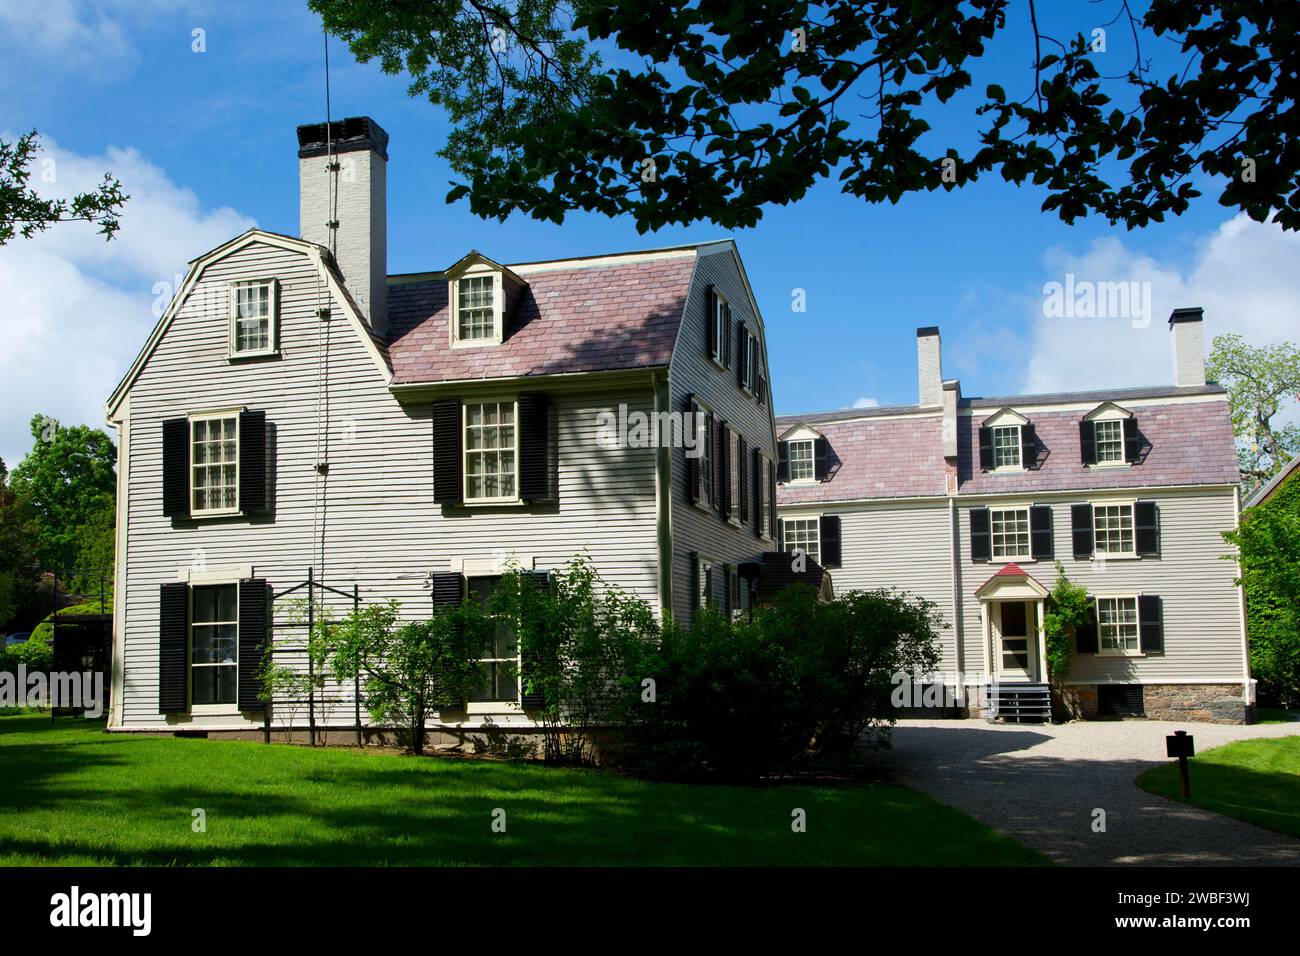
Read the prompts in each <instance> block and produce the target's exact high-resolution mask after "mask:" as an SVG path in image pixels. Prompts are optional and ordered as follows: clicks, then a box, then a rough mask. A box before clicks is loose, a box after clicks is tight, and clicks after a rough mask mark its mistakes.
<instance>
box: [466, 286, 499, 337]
mask: <svg viewBox="0 0 1300 956" xmlns="http://www.w3.org/2000/svg"><path fill="white" fill-rule="evenodd" d="M494 296H495V280H494V279H493V277H492V276H490V275H486V276H466V277H465V278H463V279H460V280H458V281H457V283H456V339H457V341H460V342H490V341H493V340H494V339H496V338H497V331H496V304H495V301H494Z"/></svg>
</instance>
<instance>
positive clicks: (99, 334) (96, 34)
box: [0, 0, 1300, 465]
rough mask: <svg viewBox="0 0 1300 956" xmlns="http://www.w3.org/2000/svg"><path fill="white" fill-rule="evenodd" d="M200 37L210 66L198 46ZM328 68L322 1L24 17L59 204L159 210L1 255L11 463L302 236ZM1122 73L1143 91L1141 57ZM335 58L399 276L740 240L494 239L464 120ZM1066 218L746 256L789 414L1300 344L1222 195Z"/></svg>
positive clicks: (958, 226) (19, 1)
mask: <svg viewBox="0 0 1300 956" xmlns="http://www.w3.org/2000/svg"><path fill="white" fill-rule="evenodd" d="M1067 6H1070V7H1072V8H1074V13H1073V15H1075V16H1076V17H1081V18H1082V20H1078V21H1076V22H1080V23H1082V22H1086V21H1087V20H1088V18H1098V17H1097V13H1096V10H1097V8H1096V6H1095V5H1093V4H1089V3H1086V2H1079V3H1074V4H1069V5H1067V4H1065V3H1062V4H1060V5H1054V7H1053V10H1054V11H1059V10H1064V9H1065V8H1066V7H1067ZM1108 16H1109V15H1108ZM1012 19H1013V21H1016V17H1015V16H1014V15H1013V17H1012ZM1098 19H1100V18H1098ZM1016 22H1018V21H1016ZM196 28H197V29H202V30H204V31H205V40H206V47H207V49H206V52H203V53H196V52H193V50H192V49H191V46H192V31H193V30H194V29H196ZM1027 30H1028V28H1027V27H1019V26H1017V27H1015V28H1014V29H1013V32H1012V33H1010V34H1009V35H1008V37H1007V38H1006V41H1005V42H1003V43H1001V44H999V46H998V47H997V49H996V50H995V53H994V56H993V57H992V60H991V64H990V65H991V66H993V67H995V68H1002V67H1012V68H1015V67H1019V66H1024V65H1026V64H1028V63H1029V62H1030V56H1031V53H1032V46H1031V37H1030V35H1029V33H1028V32H1027ZM1116 42H1117V43H1118V42H1119V41H1118V40H1117V41H1116ZM322 45H323V41H322V36H321V32H320V28H319V24H318V22H317V21H316V20H315V19H314V18H313V16H312V15H311V14H310V12H309V11H308V10H307V9H306V4H305V2H298V0H277V2H275V3H258V4H255V3H248V2H243V0H231V2H228V3H215V2H205V0H201V2H180V0H177V2H167V0H135V2H131V3H127V2H125V0H122V2H117V0H99V2H97V3H89V2H78V0H40V2H29V0H6V3H5V5H4V9H3V10H2V11H0V133H3V134H5V137H6V138H9V137H11V136H12V135H13V134H14V133H16V132H20V131H25V130H27V129H29V128H33V127H34V128H36V129H39V130H40V132H41V133H42V134H43V135H44V136H45V137H47V142H48V145H49V146H50V150H51V152H50V154H49V155H51V156H54V157H56V158H57V159H58V161H59V163H60V165H59V169H60V175H59V178H58V180H57V182H56V183H54V184H52V185H51V186H50V187H49V188H50V189H51V190H53V191H55V192H57V191H62V190H70V189H71V188H73V186H74V185H81V183H80V182H79V180H82V179H85V178H87V177H91V178H93V177H94V175H95V174H96V173H97V172H99V171H102V170H103V169H105V168H112V169H113V171H114V173H115V174H117V175H121V176H123V178H124V179H126V185H127V189H128V191H130V192H132V193H133V195H135V196H136V197H137V198H136V201H134V202H133V203H132V204H129V205H128V206H127V208H126V213H125V215H126V220H125V223H126V224H125V226H124V228H123V232H122V238H121V239H119V240H115V241H114V243H112V244H109V245H107V246H105V245H104V244H103V243H102V242H101V241H100V240H98V239H94V238H93V237H92V236H90V235H86V234H79V235H73V234H72V233H73V232H74V231H76V230H82V233H85V232H86V230H83V229H82V227H80V226H65V227H62V230H65V231H66V233H65V234H63V235H60V236H57V237H56V236H54V235H53V234H50V235H47V236H45V237H42V238H41V239H38V240H34V241H32V242H31V243H23V242H22V241H21V240H16V241H15V242H14V243H11V244H10V245H9V246H6V247H2V248H0V293H3V294H5V295H6V300H7V301H9V302H10V303H11V307H13V306H12V303H15V302H17V303H18V305H17V306H16V307H14V308H15V311H11V312H9V313H8V314H5V315H4V316H3V318H0V323H3V328H2V329H0V331H3V333H4V339H3V341H5V342H7V343H9V344H8V345H7V346H6V345H0V456H3V457H4V459H5V461H6V462H8V463H9V464H10V465H12V464H13V463H14V462H15V460H16V459H17V458H18V457H20V456H21V454H22V453H23V452H24V451H25V450H26V448H27V447H28V445H29V444H30V442H29V440H28V438H27V435H26V422H27V420H28V419H29V418H30V417H31V416H32V415H33V414H35V413H37V412H49V413H51V414H54V415H56V416H57V417H59V418H61V419H63V420H65V421H87V422H92V423H96V424H99V423H101V422H102V403H103V400H104V399H105V398H106V397H107V395H108V393H109V391H110V390H111V389H112V387H113V386H114V385H115V384H116V381H117V378H118V377H119V376H120V375H121V374H122V372H123V371H124V370H125V368H126V365H127V364H128V363H129V362H130V360H131V358H132V357H133V356H134V354H135V352H136V350H137V349H138V348H139V346H140V345H141V344H142V343H143V341H144V339H145V338H146V336H147V335H148V333H149V330H150V329H151V328H152V326H153V324H154V321H155V310H154V309H153V303H154V302H155V300H156V299H157V297H158V292H157V291H156V289H155V286H156V284H157V283H158V282H164V283H167V282H171V281H173V276H174V275H175V274H177V273H181V272H183V271H184V267H185V263H186V261H187V260H188V259H190V258H192V257H194V256H196V255H198V254H200V253H202V252H203V251H205V250H206V249H207V248H210V247H212V246H214V245H216V244H218V243H219V242H221V241H223V240H224V239H225V238H228V237H229V236H230V235H233V234H235V233H237V232H239V231H242V230H243V229H244V228H246V227H247V226H248V225H251V224H254V223H255V224H256V225H258V226H261V227H263V228H266V229H271V230H274V231H278V232H286V233H296V231H297V222H298V213H297V161H296V154H295V139H294V129H295V127H296V125H297V124H299V123H302V122H310V121H318V120H321V119H323V117H324V111H325V105H324V80H323V63H322ZM1109 55H1113V56H1115V58H1116V59H1115V65H1116V69H1115V70H1113V71H1111V72H1118V71H1119V70H1122V69H1123V68H1124V67H1125V65H1126V64H1127V61H1128V59H1129V58H1130V57H1131V52H1128V51H1121V50H1119V49H1116V50H1115V51H1114V52H1113V53H1112V54H1109ZM331 58H332V63H333V72H332V94H333V112H334V115H335V116H336V117H341V116H348V115H358V114H368V115H371V116H373V117H374V118H376V119H377V120H378V121H379V122H380V123H381V124H382V125H383V126H384V127H385V128H386V129H387V130H388V131H389V133H390V135H391V142H390V163H389V271H390V272H408V271H419V270H425V269H433V268H440V267H442V266H445V265H448V264H450V263H451V262H453V261H454V260H456V259H457V258H458V257H459V256H460V255H462V254H463V253H464V252H465V251H467V250H468V249H469V248H471V247H475V248H478V249H480V250H482V251H483V252H485V253H487V254H488V255H490V256H492V257H493V258H496V259H498V260H501V261H521V260H528V259H537V258H553V257H559V256H569V255H583V254H596V253H603V252H609V251H615V250H622V249H635V248H645V247H653V246H662V245H670V244H674V243H678V242H682V241H698V240H707V239H714V238H718V237H720V236H722V235H725V234H726V233H724V232H723V230H720V229H718V228H716V227H714V226H711V225H708V224H703V225H696V226H692V227H690V228H685V229H680V228H678V229H666V230H663V231H661V232H659V233H656V234H650V235H640V234H638V233H637V232H636V230H635V228H634V226H633V225H632V224H631V223H630V222H627V221H618V220H613V221H611V220H608V219H605V218H602V217H598V216H588V215H575V216H572V217H570V218H569V220H568V221H566V222H565V223H564V225H562V226H556V225H552V224H543V223H537V222H534V221H532V220H528V219H526V218H523V217H514V218H512V219H511V220H509V221H508V222H506V223H504V224H499V223H495V222H483V221H481V220H478V219H475V218H474V217H472V216H471V215H470V214H469V212H468V209H467V206H466V205H465V204H464V203H461V204H458V205H455V206H447V205H445V204H444V203H443V201H442V199H443V196H444V195H445V193H446V191H447V188H448V185H447V184H448V181H449V180H450V179H451V178H452V176H451V174H450V172H449V170H448V169H447V168H446V166H445V164H444V163H443V162H442V161H441V160H440V159H439V158H438V157H437V156H436V155H435V153H436V151H437V149H438V148H439V146H440V145H441V143H442V140H443V137H444V135H445V131H446V125H445V120H444V118H443V117H442V115H441V114H440V112H439V111H437V110H436V109H435V108H433V107H432V106H430V105H429V104H428V103H427V102H426V101H423V100H416V99H411V98H410V97H408V96H407V94H406V90H405V82H404V81H403V80H402V79H401V78H394V77H386V76H383V75H382V74H381V73H380V71H379V68H378V66H377V65H375V64H373V63H371V64H364V65H363V64H357V63H355V62H353V60H352V59H351V57H350V55H349V53H348V51H347V49H346V47H345V46H344V45H343V44H342V43H339V42H337V41H332V42H331ZM1024 77H1025V82H1026V83H1027V82H1028V73H1027V71H1026V72H1025V73H1024ZM978 79H979V77H977V80H978ZM981 82H982V81H981ZM936 125H941V122H940V120H939V119H938V118H936ZM954 132H959V131H954ZM1042 198H1043V196H1042V194H1041V193H1040V192H1039V191H1038V190H1036V189H1034V188H1032V187H1026V188H1017V187H1014V186H1011V185H1008V184H1004V183H1002V182H1001V181H1000V180H999V181H995V180H988V181H986V182H983V183H980V184H977V185H976V186H974V187H968V188H966V189H963V190H960V191H956V192H953V193H939V194H925V195H916V196H910V197H907V198H905V199H904V200H903V201H902V202H900V203H899V204H898V205H896V206H869V205H866V204H865V203H863V202H861V201H859V200H856V199H853V198H851V197H846V196H842V195H840V194H839V193H838V191H837V190H836V189H835V188H834V185H833V184H829V185H827V184H824V185H822V186H819V187H818V188H816V189H814V190H813V192H812V193H811V194H810V195H809V196H808V197H807V198H805V199H804V200H802V201H801V202H799V203H797V204H795V205H791V206H788V207H783V208H776V209H772V210H769V212H768V213H767V215H766V216H765V218H764V219H763V221H762V222H761V223H760V224H759V225H758V226H756V227H754V228H752V229H748V230H743V231H739V232H734V233H731V235H733V236H734V238H735V239H736V240H737V241H738V243H739V246H740V250H741V255H742V257H743V259H744V261H745V265H746V268H747V270H748V273H749V276H750V279H751V281H752V283H753V286H754V291H755V293H756V296H757V298H758V302H759V306H760V308H761V309H762V311H763V314H764V318H765V321H766V325H767V330H768V346H769V355H770V364H771V366H772V375H773V381H774V383H775V387H776V406H777V410H778V412H781V413H785V412H797V411H808V410H818V409H828V408H838V407H845V406H849V405H852V404H854V403H855V402H864V403H866V402H878V403H880V404H893V403H904V402H912V401H915V398H916V371H915V351H914V350H915V336H914V330H915V328H916V327H917V326H921V325H938V326H940V328H941V330H942V332H943V339H944V366H945V368H944V371H945V374H946V375H947V376H949V377H959V378H961V379H962V382H963V389H964V391H965V392H966V393H967V394H1004V393H1008V392H1017V391H1021V390H1024V389H1027V388H1033V389H1040V390H1041V389H1045V388H1053V389H1055V388H1087V387H1103V386H1110V385H1125V384H1132V385H1136V384H1161V383H1165V382H1168V381H1169V380H1170V377H1171V373H1170V367H1169V359H1168V341H1167V339H1168V332H1167V330H1166V328H1165V325H1164V319H1165V318H1166V317H1167V316H1168V313H1169V311H1170V309H1172V308H1175V307H1178V306H1187V305H1204V306H1205V307H1206V309H1207V313H1206V320H1207V333H1208V334H1209V335H1213V334H1217V333H1219V332H1223V331H1229V330H1235V331H1241V332H1243V333H1245V334H1247V335H1248V337H1250V338H1251V339H1252V340H1254V341H1259V342H1264V341H1277V340H1280V339H1281V338H1285V337H1287V336H1289V337H1291V338H1293V339H1294V338H1296V337H1297V335H1296V330H1297V328H1298V327H1300V319H1298V318H1297V312H1296V306H1295V303H1296V302H1297V301H1300V279H1297V278H1296V276H1295V275H1294V273H1295V272H1296V271H1297V270H1295V269H1294V267H1293V264H1294V262H1295V261H1296V253H1297V252H1298V251H1300V245H1297V243H1296V237H1294V236H1288V235H1284V234H1282V233H1281V232H1280V230H1277V229H1276V228H1275V227H1273V226H1259V225H1256V224H1253V223H1249V222H1246V221H1244V220H1241V219H1239V218H1237V217H1234V216H1233V214H1232V213H1231V212H1230V211H1228V210H1225V209H1223V208H1222V207H1220V206H1218V205H1217V203H1216V202H1215V201H1214V199H1213V198H1212V197H1207V198H1204V199H1202V200H1200V201H1199V202H1198V203H1197V204H1196V205H1195V206H1194V207H1193V209H1192V210H1191V211H1190V212H1189V213H1188V214H1187V215H1185V216H1183V217H1181V218H1179V219H1176V220H1173V221H1171V222H1168V223H1165V224H1162V225H1158V226H1153V227H1150V228H1148V229H1146V230H1143V231H1138V232H1128V231H1125V230H1123V229H1114V228H1112V227H1110V226H1108V225H1107V224H1106V223H1105V222H1102V221H1100V220H1088V221H1086V222H1083V223H1081V224H1078V225H1075V226H1066V225H1064V224H1062V223H1061V222H1059V220H1057V219H1056V218H1055V217H1054V216H1050V215H1044V214H1042V213H1041V212H1040V211H1039V204H1040V203H1041V201H1042ZM1067 272H1074V273H1076V274H1077V275H1078V276H1079V277H1080V278H1090V279H1092V280H1094V281H1119V280H1125V281H1127V280H1130V279H1132V280H1134V281H1149V282H1151V283H1152V288H1153V297H1152V310H1151V311H1152V313H1153V315H1154V321H1153V322H1151V323H1150V326H1149V327H1145V328H1135V327H1133V325H1134V323H1131V322H1128V321H1127V320H1122V319H1113V318H1112V319H1080V318H1075V319H1062V318H1047V317H1045V316H1044V315H1043V308H1042V302H1043V286H1044V283H1046V282H1050V281H1060V280H1061V279H1062V278H1063V276H1064V274H1065V273H1067ZM796 289H803V290H805V291H806V297H807V304H808V308H807V311H806V312H805V313H795V312H793V311H792V309H791V302H792V296H793V294H794V290H796ZM6 351H8V353H9V354H8V357H7V358H6V357H5V352H6Z"/></svg>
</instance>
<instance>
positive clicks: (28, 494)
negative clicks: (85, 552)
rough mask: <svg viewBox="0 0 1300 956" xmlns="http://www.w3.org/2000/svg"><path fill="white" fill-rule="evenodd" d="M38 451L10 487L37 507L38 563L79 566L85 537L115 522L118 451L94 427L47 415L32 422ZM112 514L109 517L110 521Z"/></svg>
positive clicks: (21, 467)
mask: <svg viewBox="0 0 1300 956" xmlns="http://www.w3.org/2000/svg"><path fill="white" fill-rule="evenodd" d="M31 433H32V439H33V444H32V450H31V451H30V452H28V454H27V456H26V457H25V458H24V459H23V460H22V462H21V463H20V464H19V465H18V467H16V468H15V469H14V470H13V474H12V475H11V476H10V484H11V486H12V489H13V491H14V492H15V493H17V494H19V495H21V496H23V497H25V498H26V499H27V500H28V501H29V502H30V504H31V507H32V509H33V512H34V515H35V519H36V523H37V524H36V529H37V530H36V536H37V559H38V560H39V562H40V564H41V566H42V569H43V570H46V571H55V570H64V569H68V568H72V567H73V566H74V565H75V564H76V560H77V555H78V550H79V546H80V542H81V536H82V534H83V532H84V531H86V530H87V528H88V526H89V528H90V530H93V529H94V528H96V527H98V528H99V529H100V530H99V532H98V533H101V534H102V526H103V524H104V522H105V521H106V520H108V521H111V513H112V507H113V500H114V492H115V489H116V487H117V478H116V475H115V472H114V468H115V466H116V464H117V449H116V448H115V447H114V445H113V441H112V439H111V438H109V437H108V435H107V434H106V433H105V432H104V431H102V430H101V429H98V428H91V427H90V426H88V425H70V426H63V425H60V424H59V422H58V421H57V420H55V419H53V418H50V417H48V416H46V415H35V416H33V418H32V422H31ZM106 510H107V512H108V514H109V518H107V519H106V518H105V511H106Z"/></svg>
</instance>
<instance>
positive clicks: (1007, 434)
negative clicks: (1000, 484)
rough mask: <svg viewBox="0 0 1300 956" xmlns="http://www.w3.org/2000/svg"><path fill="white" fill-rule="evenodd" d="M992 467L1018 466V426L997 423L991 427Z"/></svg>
mask: <svg viewBox="0 0 1300 956" xmlns="http://www.w3.org/2000/svg"><path fill="white" fill-rule="evenodd" d="M993 467H994V468H1019V467H1020V426H1019V425H999V426H998V427H996V428H994V429H993Z"/></svg>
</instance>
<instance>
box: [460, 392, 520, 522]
mask: <svg viewBox="0 0 1300 956" xmlns="http://www.w3.org/2000/svg"><path fill="white" fill-rule="evenodd" d="M515 476H516V455H515V403H514V402H478V403H473V404H467V405H466V406H465V500H466V501H513V500H515V498H516V497H517V495H516V492H515V488H516V485H515Z"/></svg>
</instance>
